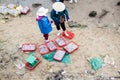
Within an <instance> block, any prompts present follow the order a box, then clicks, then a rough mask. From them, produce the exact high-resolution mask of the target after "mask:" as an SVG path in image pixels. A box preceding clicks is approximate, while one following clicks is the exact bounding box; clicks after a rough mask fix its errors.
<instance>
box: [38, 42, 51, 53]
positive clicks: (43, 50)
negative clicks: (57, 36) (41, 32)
mask: <svg viewBox="0 0 120 80" xmlns="http://www.w3.org/2000/svg"><path fill="white" fill-rule="evenodd" d="M38 49H39V51H40V53H41V54H42V55H43V54H48V53H49V52H50V51H49V49H48V47H47V46H46V44H41V45H39V46H38Z"/></svg>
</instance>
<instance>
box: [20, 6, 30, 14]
mask: <svg viewBox="0 0 120 80" xmlns="http://www.w3.org/2000/svg"><path fill="white" fill-rule="evenodd" d="M29 11H30V8H29V7H24V8H23V9H22V11H21V13H22V14H24V15H26V14H28V12H29Z"/></svg>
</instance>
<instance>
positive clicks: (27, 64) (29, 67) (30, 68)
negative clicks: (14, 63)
mask: <svg viewBox="0 0 120 80" xmlns="http://www.w3.org/2000/svg"><path fill="white" fill-rule="evenodd" d="M36 60H37V61H38V62H37V64H36V65H35V66H33V67H31V66H30V64H29V63H28V62H27V63H26V64H25V68H26V69H28V70H30V71H31V70H33V69H35V68H36V67H37V65H38V64H40V59H39V58H38V57H37V58H36Z"/></svg>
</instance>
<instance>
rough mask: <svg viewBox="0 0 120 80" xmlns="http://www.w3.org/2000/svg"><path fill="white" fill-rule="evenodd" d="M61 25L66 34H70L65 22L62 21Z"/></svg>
mask: <svg viewBox="0 0 120 80" xmlns="http://www.w3.org/2000/svg"><path fill="white" fill-rule="evenodd" d="M60 25H61V27H62V29H63V31H64V34H65V35H66V36H69V35H68V33H67V31H66V27H65V22H63V23H61V24H60Z"/></svg>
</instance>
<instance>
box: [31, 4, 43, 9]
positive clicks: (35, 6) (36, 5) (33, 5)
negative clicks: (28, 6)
mask: <svg viewBox="0 0 120 80" xmlns="http://www.w3.org/2000/svg"><path fill="white" fill-rule="evenodd" d="M39 6H42V4H40V3H34V4H32V7H34V8H37V7H39Z"/></svg>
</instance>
